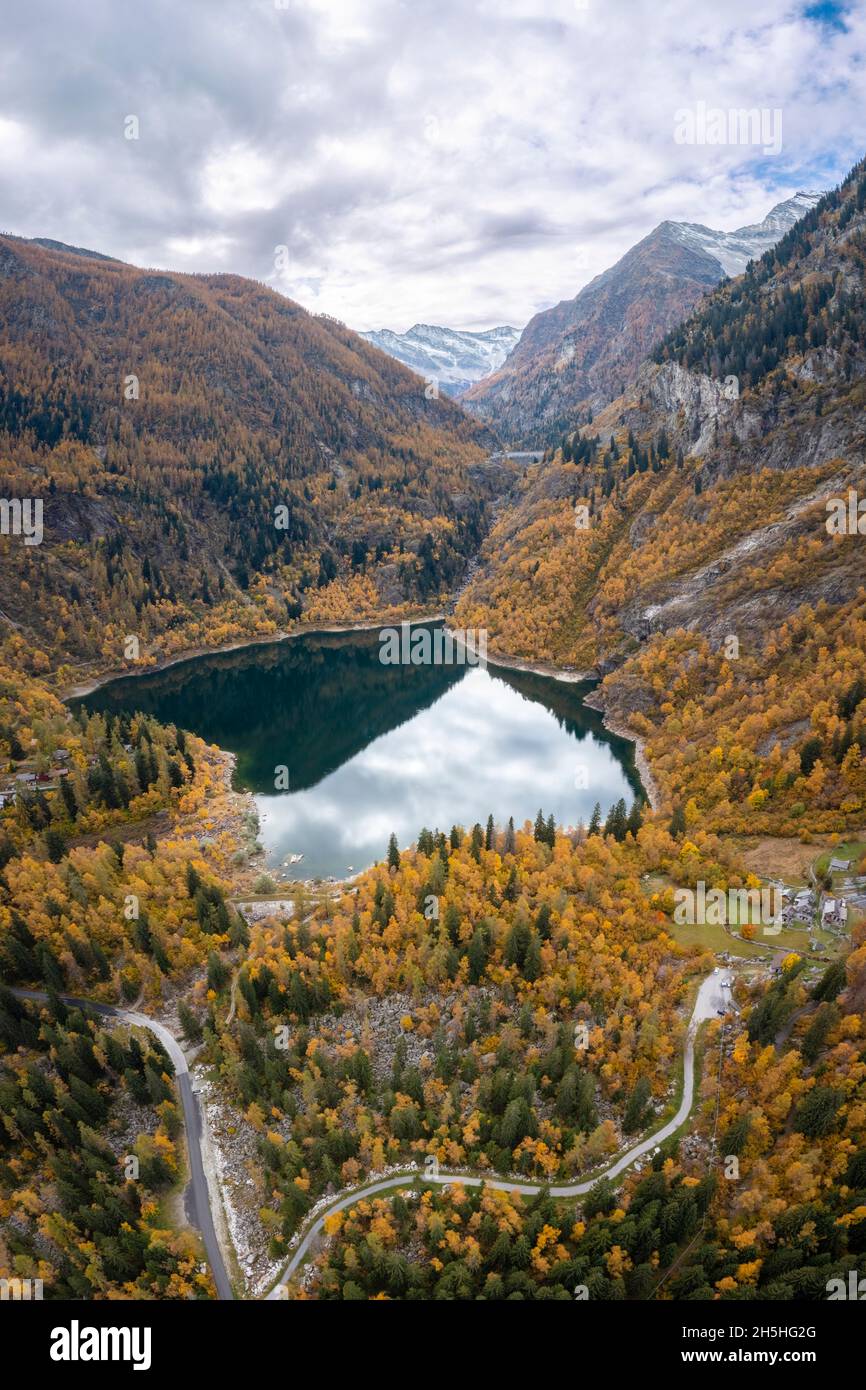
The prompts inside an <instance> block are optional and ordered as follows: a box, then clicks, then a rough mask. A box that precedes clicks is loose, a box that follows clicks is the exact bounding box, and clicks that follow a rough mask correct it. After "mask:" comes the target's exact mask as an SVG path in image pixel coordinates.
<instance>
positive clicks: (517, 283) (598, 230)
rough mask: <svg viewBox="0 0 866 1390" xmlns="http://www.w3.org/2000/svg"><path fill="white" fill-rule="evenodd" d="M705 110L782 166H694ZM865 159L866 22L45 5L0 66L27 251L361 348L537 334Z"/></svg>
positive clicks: (600, 0) (511, 6)
mask: <svg viewBox="0 0 866 1390" xmlns="http://www.w3.org/2000/svg"><path fill="white" fill-rule="evenodd" d="M698 103H704V104H705V106H706V107H707V108H709V109H721V110H723V111H728V110H730V109H741V108H762V109H766V110H767V111H768V112H771V111H776V110H778V111H781V113H782V116H781V120H782V148H781V151H780V152H778V153H774V152H767V151H765V150H764V148H762V146H761V145H751V144H745V145H744V144H729V145H718V144H716V145H709V144H699V143H693V144H688V143H685V144H684V143H678V142H677V140H676V139H675V138H674V130H675V123H676V113H677V112H681V111H683V110H689V111H696V110H697V109H698ZM130 117H135V118H136V120H137V124H138V131H137V133H138V138H137V139H130V138H127V136H128V135H129V134H132V133H134V132H135V123H134V122H131V121H130V120H129V118H130ZM864 151H866V5H864V3H863V0H855V3H851V4H829V3H825V4H805V3H796V0H795V2H793V3H792V2H791V0H788V3H785V0H760V3H758V4H756V3H755V0H725V3H724V4H721V5H719V4H713V3H710V2H709V0H182V3H181V0H137V3H135V4H119V3H117V0H86V3H84V4H78V5H73V4H70V3H69V0H28V3H27V5H20V6H16V7H15V8H14V9H8V10H7V13H6V17H5V19H4V35H3V44H2V47H0V209H2V212H0V223H2V226H3V230H6V231H9V232H14V233H17V234H20V235H24V236H48V237H53V238H56V239H57V240H60V241H66V242H71V243H73V244H75V245H81V246H88V247H92V248H94V249H97V250H101V251H104V252H106V253H108V254H111V255H114V256H118V257H121V258H122V259H124V260H128V261H132V262H134V263H136V264H139V265H148V266H159V267H167V268H172V269H176V270H196V271H208V270H224V271H234V272H237V273H239V274H243V275H251V276H254V277H256V278H258V279H260V280H266V281H268V283H270V284H272V285H273V286H274V288H276V289H279V290H281V291H282V292H284V293H286V294H289V295H290V296H291V297H292V298H294V299H297V300H299V301H300V303H302V304H303V305H304V306H305V307H307V308H309V309H311V310H314V311H316V312H322V311H324V312H327V313H330V314H334V315H336V316H337V317H338V318H341V319H343V320H344V321H345V322H346V323H348V324H350V325H351V326H352V327H353V328H358V329H367V328H381V327H391V328H395V329H398V330H403V329H405V328H407V327H409V326H410V325H411V324H412V323H414V322H416V321H422V322H427V323H444V324H449V325H452V326H455V327H463V328H486V327H490V326H492V325H494V324H498V323H512V324H515V325H517V326H522V325H523V324H524V323H525V322H526V321H527V319H528V318H529V317H530V316H531V315H532V314H533V313H534V312H535V311H536V310H538V309H540V308H544V307H546V306H547V305H549V304H551V303H555V302H556V301H557V300H559V299H562V298H570V297H571V296H572V295H573V294H575V293H576V291H577V290H578V289H579V288H580V287H581V285H583V284H585V283H586V281H587V280H589V279H590V278H591V277H592V276H593V275H595V274H597V273H598V272H599V271H601V270H603V269H605V268H606V267H607V266H608V265H610V264H611V263H612V262H613V261H615V260H616V259H617V257H618V256H620V255H621V254H622V253H623V252H624V251H626V250H627V249H628V247H629V246H631V245H633V244H634V242H635V241H637V240H639V239H640V237H642V236H643V235H645V234H646V233H647V232H648V231H650V230H651V229H652V227H653V226H654V225H655V224H656V223H657V222H659V221H661V220H662V219H663V218H666V217H670V218H675V219H679V220H686V221H697V222H703V223H705V224H708V225H710V226H713V227H719V228H722V229H725V230H729V229H732V228H734V227H737V226H740V225H742V224H744V223H747V222H752V221H758V220H760V219H761V218H762V217H763V215H764V214H765V213H766V212H767V211H768V209H769V207H770V206H771V205H772V204H773V203H774V202H777V201H780V200H781V199H782V198H784V197H787V196H789V195H790V194H791V193H793V192H794V191H796V190H797V189H798V188H808V189H813V188H825V187H829V186H831V185H832V184H833V183H835V182H837V181H838V179H839V178H840V177H841V176H842V175H843V174H844V173H845V172H846V171H847V169H848V168H849V167H850V165H851V164H853V163H854V162H855V161H856V160H857V159H858V158H860V157H861V156H862V155H863V153H864ZM277 248H281V249H280V250H279V252H277Z"/></svg>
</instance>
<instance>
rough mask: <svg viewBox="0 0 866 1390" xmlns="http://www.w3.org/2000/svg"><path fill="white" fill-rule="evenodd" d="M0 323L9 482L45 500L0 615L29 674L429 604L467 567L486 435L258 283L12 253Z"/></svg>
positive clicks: (6, 583)
mask: <svg viewBox="0 0 866 1390" xmlns="http://www.w3.org/2000/svg"><path fill="white" fill-rule="evenodd" d="M0 318H2V321H3V334H2V341H0V470H2V473H3V476H4V479H5V483H4V486H5V488H6V492H7V495H8V496H12V497H19V498H27V497H29V498H39V499H42V500H43V502H44V539H43V540H42V543H41V544H36V545H24V544H23V541H22V538H21V537H15V536H11V537H6V536H4V537H2V538H0V547H2V566H0V574H2V578H0V609H2V612H3V616H4V619H5V628H6V633H7V635H8V634H9V632H10V630H11V631H14V632H15V633H17V634H18V635H19V637H20V641H19V642H18V643H17V644H16V647H15V654H16V658H17V659H19V660H21V661H22V662H24V663H25V664H26V663H29V664H30V665H31V666H32V667H33V668H35V669H37V670H38V669H47V666H48V664H54V665H56V664H57V663H58V662H59V661H64V660H76V659H78V660H80V659H82V658H86V659H92V660H98V661H99V662H101V663H102V664H107V665H109V666H117V665H120V664H122V661H123V658H124V640H123V639H124V637H125V636H127V635H130V634H132V635H135V636H136V637H137V638H138V640H139V644H140V653H141V656H145V657H146V656H147V655H149V654H150V653H151V652H166V651H169V650H176V649H178V648H180V647H191V646H196V645H216V644H218V643H220V642H224V641H226V640H227V639H230V638H233V637H238V636H250V635H254V634H257V633H261V634H264V633H268V632H274V631H276V630H278V629H284V628H285V627H287V626H289V625H290V624H291V623H292V622H293V621H295V620H297V619H299V618H301V617H302V615H311V616H314V617H316V618H319V619H321V618H337V619H341V620H354V619H355V618H357V617H361V616H365V615H366V614H369V613H379V612H385V611H387V610H389V609H393V608H399V607H401V606H402V605H405V604H406V603H410V604H414V605H415V606H416V607H417V606H418V605H419V604H425V605H427V604H434V603H435V602H436V601H437V600H438V599H439V597H440V595H441V594H443V593H444V592H446V591H447V589H448V588H449V587H450V586H451V585H452V584H453V583H454V582H455V581H456V579H457V578H458V577H459V575H460V574H461V571H462V569H463V567H464V565H465V562H466V560H467V557H468V556H469V555H471V554H472V553H473V552H474V550H475V549H476V548H477V545H478V542H479V540H480V538H481V536H482V534H483V531H484V526H485V501H486V498H487V497H488V496H489V494H490V490H491V487H492V486H498V485H499V484H498V482H497V481H496V480H495V479H493V480H491V481H488V478H487V475H486V471H485V468H484V460H485V450H484V449H483V448H482V445H484V444H485V443H486V442H487V438H488V437H487V436H486V435H485V433H484V432H483V431H482V430H481V429H479V428H478V427H477V426H476V425H475V424H473V423H472V422H471V421H470V420H468V419H467V417H466V416H465V415H464V414H463V413H462V412H461V411H459V410H458V408H457V407H455V406H454V405H453V404H452V403H450V402H449V401H448V400H447V399H442V400H437V399H429V400H428V399H427V398H426V396H425V391H424V385H423V382H421V381H419V380H418V378H416V377H414V376H413V375H412V374H411V373H410V372H408V371H407V370H406V369H405V368H403V367H402V366H401V365H400V364H399V363H397V362H395V361H394V360H393V359H391V358H390V357H387V356H386V355H385V354H384V353H381V352H379V351H377V350H376V349H375V348H373V347H372V346H371V345H369V344H368V343H366V342H365V341H364V340H363V339H362V338H360V337H359V336H358V335H356V334H354V333H351V332H350V331H349V330H348V329H346V328H344V327H343V326H342V325H341V324H339V323H337V322H336V321H335V320H332V319H328V318H326V317H324V316H318V317H315V316H312V315H310V314H308V313H307V312H306V311H305V310H303V309H301V308H300V307H299V306H298V305H297V304H294V303H292V302H291V301H290V300H287V299H286V298H284V297H283V296H281V295H278V294H276V293H274V292H273V291H272V290H270V289H268V288H266V287H265V286H264V285H261V284H258V283H256V282H254V281H251V280H243V279H240V278H239V277H236V276H230V275H207V276H188V275H177V274H169V273H164V272H151V271H144V270H137V269H135V268H133V267H131V266H127V265H123V264H121V263H120V262H117V261H112V260H109V259H107V258H104V257H97V256H93V255H88V254H83V253H78V252H74V251H72V250H71V249H64V248H60V249H57V248H55V247H46V246H44V245H37V244H35V243H32V242H26V241H23V240H20V239H18V238H14V237H8V236H7V237H3V238H0ZM46 658H47V660H46Z"/></svg>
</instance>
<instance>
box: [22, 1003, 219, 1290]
mask: <svg viewBox="0 0 866 1390" xmlns="http://www.w3.org/2000/svg"><path fill="white" fill-rule="evenodd" d="M12 993H13V994H16V995H17V996H18V997H19V998H20V999H35V1000H38V1001H40V1002H42V1003H44V1002H46V1001H47V999H48V995H47V994H44V993H42V991H40V990H34V989H13V991H12ZM60 998H61V999H62V1000H63V1002H64V1003H65V1004H71V1005H73V1006H78V1007H79V1008H84V1009H88V1010H89V1011H90V1012H91V1013H95V1014H99V1015H101V1016H102V1017H103V1018H116V1019H119V1020H120V1022H121V1023H126V1024H131V1025H133V1026H135V1027H137V1028H147V1029H148V1031H149V1032H151V1033H154V1034H155V1035H156V1036H157V1037H158V1038H159V1041H160V1042H161V1043H162V1045H163V1047H164V1048H165V1050H166V1052H167V1053H168V1055H169V1057H170V1058H171V1060H172V1062H173V1063H174V1069H175V1072H176V1074H177V1086H178V1090H179V1092H180V1101H181V1105H182V1106H183V1118H184V1122H185V1125H186V1140H187V1151H188V1153H189V1168H190V1184H189V1187H188V1189H187V1198H188V1200H189V1213H190V1218H191V1220H192V1222H193V1225H194V1226H196V1227H197V1229H198V1230H199V1231H201V1236H202V1240H203V1241H204V1247H205V1250H206V1251H207V1257H208V1260H209V1262H210V1267H211V1273H212V1274H213V1277H214V1283H215V1284H216V1289H217V1296H218V1297H219V1298H221V1299H230V1298H233V1297H234V1294H233V1293H232V1286H231V1280H230V1279H229V1276H228V1271H227V1269H226V1267H225V1261H224V1260H223V1256H222V1251H221V1250H220V1247H219V1242H218V1240H217V1238H216V1231H215V1230H214V1223H213V1213H212V1212H211V1206H210V1192H209V1190H208V1185H207V1179H206V1178H205V1175H204V1165H203V1163H202V1157H201V1136H202V1120H201V1110H200V1108H199V1103H198V1097H197V1096H196V1095H195V1093H194V1091H193V1089H192V1084H191V1082H190V1076H189V1067H188V1066H187V1064H186V1057H185V1056H184V1055H183V1051H182V1050H181V1047H180V1044H179V1043H178V1041H177V1039H176V1038H175V1037H174V1036H173V1034H171V1033H170V1032H169V1031H168V1029H167V1028H165V1027H163V1025H162V1024H161V1023H157V1022H156V1020H155V1019H152V1018H148V1017H147V1015H146V1014H138V1013H134V1012H133V1011H132V1010H130V1009H115V1008H113V1007H112V1005H111V1004H96V1003H94V1002H93V1001H92V1000H90V999H80V998H77V997H76V996H75V995H73V994H61V996H60Z"/></svg>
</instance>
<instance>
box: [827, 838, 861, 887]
mask: <svg viewBox="0 0 866 1390" xmlns="http://www.w3.org/2000/svg"><path fill="white" fill-rule="evenodd" d="M864 855H866V840H846V841H845V843H844V844H841V845H833V846H832V848H830V849H828V850H826V851H825V852H824V853H823V854H821V855H819V856H818V858H817V859H816V860H815V872H816V873H817V874H823V873H826V872H827V868H828V867H829V864H830V860H831V859H850V860H851V861H852V862H851V868H850V869H849V870H848V871H847V872H845V873H835V874H834V875H833V882H834V883H841V881H842V879H843V878H846V877H847V876H848V874H856V872H857V865H858V864H859V863H860V860H861V859H862V858H863V856H864Z"/></svg>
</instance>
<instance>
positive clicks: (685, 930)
mask: <svg viewBox="0 0 866 1390" xmlns="http://www.w3.org/2000/svg"><path fill="white" fill-rule="evenodd" d="M667 930H668V932H669V933H670V935H671V936H672V937H673V939H674V941H676V942H677V944H678V945H680V946H700V947H702V948H703V949H704V950H705V951H715V952H719V951H730V952H731V953H732V954H733V955H736V956H762V955H765V954H766V947H762V946H760V945H759V944H758V943H757V942H753V941H738V940H737V938H736V937H733V936H731V935H730V933H729V932H727V931H725V928H724V927H721V926H710V925H709V924H705V923H698V922H696V923H694V925H689V924H688V923H684V924H683V925H682V926H679V925H678V924H677V923H676V922H669V923H668V926H667ZM773 940H774V941H775V940H777V938H773ZM769 944H770V943H769V942H768V945H769Z"/></svg>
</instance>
